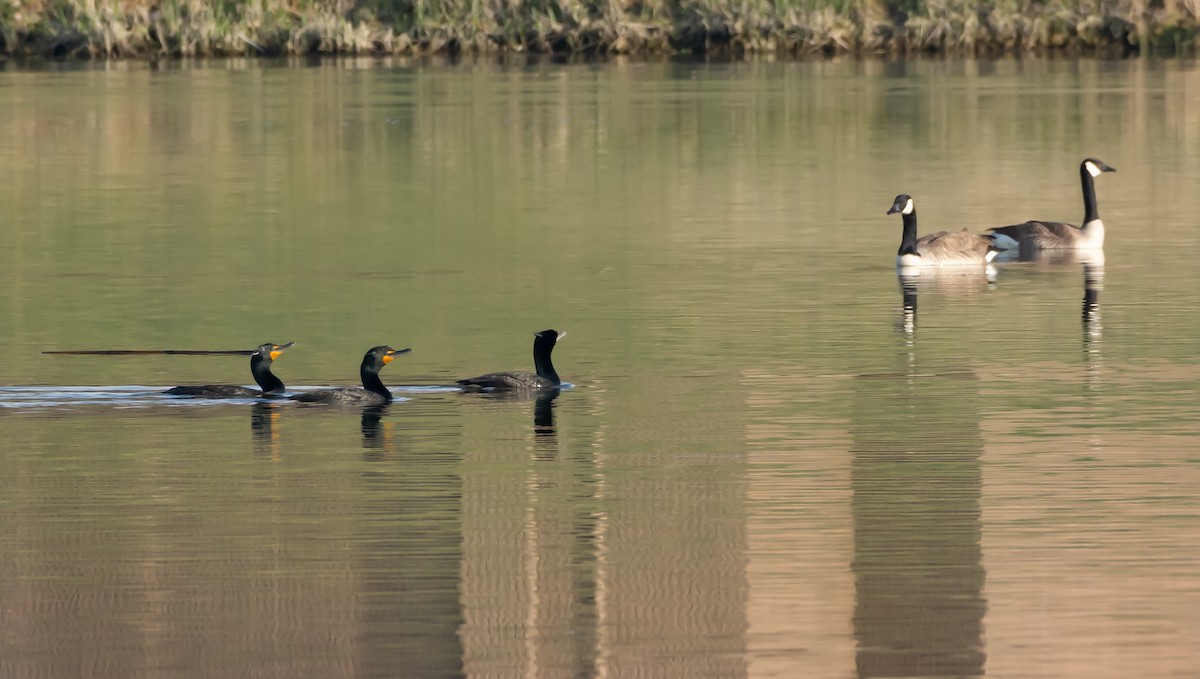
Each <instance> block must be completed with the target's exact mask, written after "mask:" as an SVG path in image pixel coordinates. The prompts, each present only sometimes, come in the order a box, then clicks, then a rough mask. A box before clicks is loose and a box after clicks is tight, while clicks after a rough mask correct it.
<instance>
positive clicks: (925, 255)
mask: <svg viewBox="0 0 1200 679" xmlns="http://www.w3.org/2000/svg"><path fill="white" fill-rule="evenodd" d="M897 212H899V213H900V216H901V218H902V219H903V221H904V234H903V235H902V236H901V237H900V250H899V251H898V252H897V253H896V266H897V267H900V268H901V269H905V270H912V269H924V268H934V267H963V266H977V267H984V266H986V265H987V263H988V262H990V261H992V258H994V257H995V256H996V248H995V247H994V246H993V245H992V241H991V239H990V238H988V237H986V236H980V235H979V234H977V233H971V232H970V231H967V230H966V229H963V230H962V231H938V232H937V233H931V234H927V235H924V236H922V237H921V238H919V239H918V238H917V208H916V206H915V205H914V204H913V199H912V196H909V195H908V194H907V193H902V194H900V195H898V196H896V200H894V201H893V202H892V207H891V209H890V210H888V211H887V213H888V214H889V215H890V214H895V213H897Z"/></svg>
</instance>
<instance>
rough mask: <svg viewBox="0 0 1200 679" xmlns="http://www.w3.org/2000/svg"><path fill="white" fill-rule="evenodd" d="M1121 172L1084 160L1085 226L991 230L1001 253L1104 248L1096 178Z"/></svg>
mask: <svg viewBox="0 0 1200 679" xmlns="http://www.w3.org/2000/svg"><path fill="white" fill-rule="evenodd" d="M1116 171H1117V169H1116V168H1115V167H1112V166H1110V165H1106V164H1104V161H1102V160H1099V159H1097V158H1084V159H1083V162H1082V163H1080V164H1079V179H1080V181H1081V182H1082V183H1083V226H1075V225H1074V224H1067V223H1065V222H1043V221H1038V220H1031V221H1028V222H1025V223H1024V224H1013V225H1012V226H999V227H996V228H994V229H988V230H989V231H990V232H991V233H990V234H989V235H990V237H991V238H992V241H993V242H994V243H995V245H996V247H997V248H999V249H1001V250H1019V249H1025V250H1028V249H1033V250H1072V249H1099V248H1102V247H1104V222H1102V221H1100V211H1099V210H1098V209H1097V208H1096V184H1095V181H1094V180H1095V178H1096V177H1099V176H1100V174H1101V173H1103V172H1116Z"/></svg>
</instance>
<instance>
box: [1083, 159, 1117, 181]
mask: <svg viewBox="0 0 1200 679" xmlns="http://www.w3.org/2000/svg"><path fill="white" fill-rule="evenodd" d="M1083 169H1085V170H1087V173H1088V174H1090V175H1092V176H1093V177H1099V176H1100V173H1101V172H1116V171H1117V168H1115V167H1113V166H1111V165H1107V164H1105V162H1104V161H1103V160H1100V159H1099V158H1084V159H1083Z"/></svg>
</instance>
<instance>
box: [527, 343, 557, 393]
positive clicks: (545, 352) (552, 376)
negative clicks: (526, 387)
mask: <svg viewBox="0 0 1200 679" xmlns="http://www.w3.org/2000/svg"><path fill="white" fill-rule="evenodd" d="M552 351H554V345H553V344H551V345H550V346H545V345H543V344H539V343H534V345H533V367H534V368H535V369H536V370H537V374H538V377H544V378H546V379H548V380H550V381H551V382H553V383H555V384H562V380H560V379H559V378H558V373H557V372H555V370H554V363H553V362H552V361H551V360H550V352H552Z"/></svg>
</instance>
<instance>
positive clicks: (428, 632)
mask: <svg viewBox="0 0 1200 679" xmlns="http://www.w3.org/2000/svg"><path fill="white" fill-rule="evenodd" d="M388 407H389V406H388V405H383V406H378V407H369V408H364V409H363V412H362V435H363V439H362V444H363V447H364V448H366V449H367V451H368V453H369V454H365V455H364V461H366V462H369V463H370V471H369V473H362V474H359V476H358V479H359V483H360V486H359V495H360V497H361V498H362V502H361V507H360V509H359V510H358V511H357V512H356V515H357V516H358V517H359V518H358V519H356V524H357V525H358V526H359V535H358V536H357V537H356V539H355V540H354V541H353V543H352V544H353V548H354V550H355V554H356V559H357V561H358V563H357V564H356V565H355V567H354V571H355V573H356V583H357V604H356V609H357V611H358V619H359V628H358V632H357V634H358V636H357V639H356V642H357V643H356V649H357V650H356V654H357V657H356V665H357V666H356V672H355V675H356V676H360V677H380V678H383V677H401V676H403V677H460V676H463V674H464V673H463V661H462V655H463V650H462V643H461V640H460V638H459V634H458V631H459V628H460V627H461V626H462V624H463V620H464V616H463V610H462V605H461V602H460V595H459V582H460V579H461V577H462V576H461V573H462V569H463V566H462V562H463V549H462V543H463V529H462V511H463V510H462V505H463V484H462V476H461V474H460V471H459V469H460V464H461V456H460V454H459V453H458V451H457V447H456V446H455V445H454V443H455V442H454V440H453V439H451V440H449V441H448V440H447V439H446V438H445V437H444V436H434V437H430V438H428V439H422V438H421V437H419V436H417V435H415V434H413V435H411V436H406V437H405V439H404V445H402V446H398V447H395V448H396V449H395V450H393V442H392V439H391V435H390V425H391V424H393V423H392V422H384V421H382V420H383V418H384V416H385V415H386V414H387V409H388ZM448 443H449V444H450V445H447V444H448ZM385 453H386V454H385Z"/></svg>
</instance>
